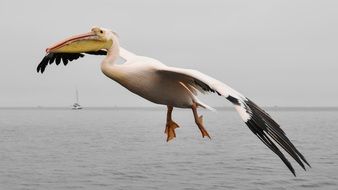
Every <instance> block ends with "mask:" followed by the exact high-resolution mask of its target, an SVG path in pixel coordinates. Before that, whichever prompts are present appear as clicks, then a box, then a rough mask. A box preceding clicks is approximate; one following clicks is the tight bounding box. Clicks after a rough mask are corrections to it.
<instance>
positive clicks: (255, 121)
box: [244, 100, 311, 176]
mask: <svg viewBox="0 0 338 190" xmlns="http://www.w3.org/2000/svg"><path fill="white" fill-rule="evenodd" d="M244 104H245V106H246V110H248V112H251V114H250V115H251V118H250V119H249V120H248V121H247V122H246V124H247V126H248V127H249V128H250V130H251V131H252V132H253V133H254V134H255V135H256V136H257V137H258V138H259V139H260V140H261V141H262V142H263V143H264V144H265V145H266V146H267V147H268V148H269V149H271V150H272V151H273V152H274V153H275V154H277V155H278V156H279V157H280V159H281V160H282V161H283V162H284V164H285V165H286V166H287V167H288V168H289V170H290V171H291V172H292V173H293V175H295V176H296V174H295V170H294V169H293V167H292V165H291V164H290V162H289V161H288V160H287V159H286V158H285V156H284V155H283V153H282V152H281V151H280V150H279V149H278V147H277V146H276V145H275V144H274V143H273V141H272V140H271V138H272V139H273V140H274V141H275V142H277V143H278V144H279V146H280V147H282V148H283V149H284V150H285V151H286V152H287V153H288V154H289V155H290V156H291V157H292V158H293V159H295V160H296V162H297V163H298V164H299V165H300V166H301V167H302V168H303V169H304V170H305V166H304V164H303V162H304V163H305V164H307V165H308V166H309V167H311V166H310V164H309V163H308V162H307V160H306V159H305V157H304V156H303V155H302V154H301V153H300V152H299V151H298V150H297V149H296V147H295V146H294V145H293V144H292V143H291V141H290V140H289V139H288V137H287V136H286V135H285V133H284V131H283V130H282V129H281V128H280V126H279V125H278V124H277V123H276V122H275V121H274V120H273V119H272V118H271V117H270V115H269V114H268V113H266V112H265V111H264V110H262V109H261V108H260V107H258V106H257V105H256V104H255V103H253V102H252V101H251V100H247V101H245V102H244Z"/></svg>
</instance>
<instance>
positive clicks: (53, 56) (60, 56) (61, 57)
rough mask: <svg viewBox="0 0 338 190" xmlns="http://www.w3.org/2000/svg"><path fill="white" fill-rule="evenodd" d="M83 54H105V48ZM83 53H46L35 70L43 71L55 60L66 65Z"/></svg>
mask: <svg viewBox="0 0 338 190" xmlns="http://www.w3.org/2000/svg"><path fill="white" fill-rule="evenodd" d="M84 53H85V54H90V55H107V51H106V50H99V51H95V52H84ZM84 53H48V54H47V55H46V56H45V57H44V58H43V59H42V60H41V62H40V64H39V65H38V67H37V68H36V71H37V72H41V73H43V72H44V71H45V69H46V67H47V66H48V64H52V63H54V62H55V64H56V65H59V64H60V63H61V62H63V64H64V65H67V64H68V62H70V61H73V60H76V59H79V58H80V57H84Z"/></svg>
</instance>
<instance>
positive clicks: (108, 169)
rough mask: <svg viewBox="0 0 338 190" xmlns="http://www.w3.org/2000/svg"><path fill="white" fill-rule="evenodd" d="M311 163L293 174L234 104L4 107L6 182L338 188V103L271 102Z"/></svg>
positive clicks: (0, 126) (0, 117) (2, 175)
mask: <svg viewBox="0 0 338 190" xmlns="http://www.w3.org/2000/svg"><path fill="white" fill-rule="evenodd" d="M269 113H270V115H271V116H272V117H273V118H275V120H276V121H277V122H278V123H280V125H281V127H282V128H283V129H284V131H285V132H286V134H287V136H288V137H289V138H290V139H291V141H292V142H293V143H294V144H295V146H296V147H297V148H298V149H299V151H300V152H301V153H303V155H304V156H305V157H306V158H307V160H308V161H309V163H310V164H311V166H312V168H308V169H307V171H303V170H302V168H301V167H299V166H298V165H297V163H296V162H295V161H294V160H292V159H291V158H290V157H288V158H289V160H290V161H291V164H292V165H293V166H294V168H295V170H296V174H297V177H294V176H293V175H292V174H291V173H290V172H289V170H288V169H287V167H286V166H285V165H284V164H283V162H282V161H281V160H280V159H279V158H278V157H277V156H276V155H275V154H274V153H272V151H270V150H269V149H268V148H267V147H265V145H264V144H263V143H262V142H260V140H258V138H257V137H256V136H255V135H253V134H252V132H251V131H250V130H249V129H248V128H247V127H246V126H245V124H244V123H243V122H242V121H241V120H240V117H239V116H238V114H237V113H236V112H234V111H227V110H225V111H224V110H223V111H218V112H207V111H202V112H201V114H203V115H204V123H205V127H206V129H207V130H208V132H209V134H210V135H211V137H212V139H211V140H209V139H207V138H202V137H201V134H200V132H199V130H198V128H197V126H196V125H195V123H194V119H193V115H192V113H191V111H190V110H176V109H174V113H173V118H174V120H175V121H176V122H177V123H178V124H179V125H180V128H178V129H177V130H176V135H177V138H176V139H174V140H172V141H170V142H168V143H167V142H166V136H165V134H164V128H165V121H166V118H165V116H166V110H165V108H163V109H154V110H152V109H117V108H116V109H83V110H70V109H42V108H41V109H0V189H1V190H12V189H25V190H26V189H27V190H28V189H32V190H36V189H43V190H45V189H88V190H92V189H121V190H122V189H123V190H124V189H127V190H132V189H141V190H142V189H147V190H151V189H186V190H188V189H212V190H215V189H338V112H337V111H335V110H333V111H332V110H331V111H330V110H288V111H285V110H284V111H280V110H278V109H277V110H273V111H269Z"/></svg>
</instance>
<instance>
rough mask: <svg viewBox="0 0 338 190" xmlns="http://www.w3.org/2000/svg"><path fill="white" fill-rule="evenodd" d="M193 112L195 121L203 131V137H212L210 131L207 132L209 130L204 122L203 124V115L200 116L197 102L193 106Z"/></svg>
mask: <svg viewBox="0 0 338 190" xmlns="http://www.w3.org/2000/svg"><path fill="white" fill-rule="evenodd" d="M191 109H192V112H193V113H194V118H195V123H196V125H197V126H198V128H199V129H200V131H201V133H202V137H203V138H204V137H205V136H207V137H209V139H211V137H210V135H209V133H208V132H207V130H206V129H205V128H204V124H203V116H202V115H201V116H198V114H197V104H196V103H194V104H193V105H192V107H191Z"/></svg>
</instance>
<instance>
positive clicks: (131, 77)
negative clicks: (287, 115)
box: [37, 27, 310, 175]
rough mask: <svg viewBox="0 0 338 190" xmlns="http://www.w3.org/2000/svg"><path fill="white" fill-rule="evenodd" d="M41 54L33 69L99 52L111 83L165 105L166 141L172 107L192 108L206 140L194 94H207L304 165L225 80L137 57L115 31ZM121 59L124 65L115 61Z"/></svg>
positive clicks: (96, 31)
mask: <svg viewBox="0 0 338 190" xmlns="http://www.w3.org/2000/svg"><path fill="white" fill-rule="evenodd" d="M46 53H47V54H46V56H45V57H44V58H43V59H42V61H41V62H40V64H39V65H38V67H37V71H38V72H41V73H43V72H44V71H45V68H46V67H47V65H48V64H51V63H54V62H55V63H56V64H57V65H59V64H60V63H61V61H62V62H63V63H64V65H67V64H68V62H69V61H73V60H75V59H78V58H80V57H83V56H84V55H85V54H91V55H104V56H105V58H104V59H103V61H102V63H101V70H102V72H103V73H104V75H106V76H107V77H108V78H110V79H112V80H114V81H116V82H117V83H119V84H120V85H121V86H123V87H125V88H127V89H128V90H129V91H131V92H133V93H135V94H137V95H139V96H141V97H143V98H145V99H147V100H149V101H151V102H153V103H156V104H162V105H166V106H167V121H166V126H165V133H166V134H167V141H170V140H172V139H173V138H175V137H176V132H175V129H176V128H178V127H179V125H178V124H177V123H176V122H174V121H173V119H172V111H173V108H174V107H176V108H188V109H191V110H192V113H193V116H194V120H195V123H196V125H197V127H198V128H199V130H200V131H201V134H202V137H208V138H210V139H211V137H210V135H209V133H208V132H207V130H206V129H205V127H204V123H203V117H202V116H199V115H198V113H197V108H198V107H202V108H206V109H211V110H212V109H213V108H211V107H210V106H208V105H207V104H205V103H203V102H201V101H200V100H199V99H198V98H197V95H198V94H199V93H207V92H212V93H216V94H218V95H219V96H223V97H225V98H226V99H227V100H229V101H230V102H231V103H232V104H233V105H234V107H235V109H236V110H237V111H238V113H239V115H240V116H241V118H242V120H243V121H244V122H245V123H246V125H247V126H248V127H249V129H250V130H251V131H252V132H253V133H254V134H255V135H256V136H257V137H258V138H259V139H260V140H261V141H262V142H263V143H264V144H265V145H266V146H267V147H268V148H269V149H271V150H272V151H273V152H274V153H275V154H277V155H278V156H279V157H280V159H281V160H282V161H283V162H284V164H285V165H286V166H287V167H288V168H289V170H290V171H291V172H292V173H293V175H295V170H294V168H293V167H292V165H291V164H290V162H289V161H288V160H287V159H286V157H285V156H284V154H283V153H282V152H281V151H280V149H279V148H278V147H277V146H276V145H275V143H274V142H277V144H278V145H279V146H280V147H281V148H282V149H284V150H285V151H286V152H287V153H288V154H289V155H290V156H291V157H292V158H293V159H294V160H295V161H296V162H297V163H298V164H299V165H300V166H301V167H302V168H303V169H304V170H305V165H304V163H305V164H307V165H308V166H310V165H309V163H308V162H307V161H306V159H305V157H304V156H303V155H302V154H301V153H300V152H299V151H298V150H297V149H296V148H295V146H294V145H293V144H292V142H291V141H290V140H289V139H288V138H287V136H286V135H285V133H284V131H283V130H282V129H281V128H280V126H279V125H278V124H277V122H275V121H274V120H273V119H272V118H271V116H270V115H269V114H267V113H266V112H265V111H264V110H263V109H261V108H260V107H259V106H257V105H256V104H255V103H254V102H252V101H251V100H249V99H248V98H247V97H245V96H243V95H242V94H240V93H239V92H237V91H236V90H234V89H232V88H231V87H229V86H227V85H226V84H224V83H222V82H220V81H218V80H216V79H214V78H212V77H210V76H207V75H205V74H203V73H201V72H199V71H196V70H191V69H182V68H176V67H169V66H166V65H164V64H163V63H161V62H160V61H158V60H156V59H153V58H149V57H144V56H139V55H136V54H134V53H132V52H129V51H127V50H126V49H124V48H122V47H120V45H119V40H118V37H117V35H116V33H114V32H112V31H110V30H108V29H105V28H101V27H93V28H92V30H91V31H90V32H88V33H85V34H80V35H76V36H72V37H70V38H67V39H65V40H63V41H61V42H58V43H56V44H54V45H52V46H51V47H49V48H47V49H46ZM118 57H121V58H123V59H124V60H125V63H123V64H115V62H116V59H117V58H118Z"/></svg>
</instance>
